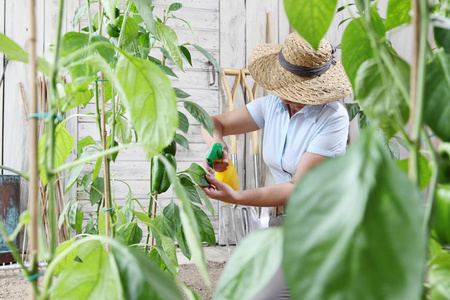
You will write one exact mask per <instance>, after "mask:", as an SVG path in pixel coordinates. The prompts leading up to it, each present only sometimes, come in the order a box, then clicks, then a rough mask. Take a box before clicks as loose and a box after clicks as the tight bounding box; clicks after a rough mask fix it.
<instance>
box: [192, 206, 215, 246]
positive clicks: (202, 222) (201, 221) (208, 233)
mask: <svg viewBox="0 0 450 300" xmlns="http://www.w3.org/2000/svg"><path fill="white" fill-rule="evenodd" d="M192 208H193V209H194V214H195V218H196V219H197V223H198V228H199V229H200V236H201V241H202V242H207V243H208V245H209V246H215V245H216V236H215V234H214V228H213V227H212V225H211V221H210V220H209V218H208V216H207V215H206V213H205V212H204V211H203V210H202V209H201V208H200V207H198V206H197V205H192Z"/></svg>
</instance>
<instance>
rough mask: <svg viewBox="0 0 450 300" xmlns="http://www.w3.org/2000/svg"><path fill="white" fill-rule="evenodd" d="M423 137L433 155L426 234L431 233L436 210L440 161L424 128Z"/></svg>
mask: <svg viewBox="0 0 450 300" xmlns="http://www.w3.org/2000/svg"><path fill="white" fill-rule="evenodd" d="M422 135H423V136H424V137H425V142H426V144H427V147H428V150H429V151H430V155H431V163H432V170H431V180H430V184H429V186H428V199H427V204H426V208H425V215H424V218H423V227H424V229H425V231H426V232H429V229H430V225H431V220H432V216H433V210H434V202H435V201H434V199H435V194H436V186H437V180H438V175H439V161H438V156H437V154H436V151H435V150H434V148H433V145H432V144H431V141H430V138H429V137H428V134H427V132H426V131H425V129H424V128H422Z"/></svg>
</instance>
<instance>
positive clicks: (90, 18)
mask: <svg viewBox="0 0 450 300" xmlns="http://www.w3.org/2000/svg"><path fill="white" fill-rule="evenodd" d="M86 5H87V13H88V24H89V25H88V26H89V42H90V41H91V36H92V35H93V34H94V26H93V25H92V15H91V1H90V0H86Z"/></svg>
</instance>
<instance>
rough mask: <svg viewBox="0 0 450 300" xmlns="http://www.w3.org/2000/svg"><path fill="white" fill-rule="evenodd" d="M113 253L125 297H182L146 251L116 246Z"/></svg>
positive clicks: (135, 299) (138, 298) (131, 299)
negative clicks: (151, 260)
mask: <svg viewBox="0 0 450 300" xmlns="http://www.w3.org/2000/svg"><path fill="white" fill-rule="evenodd" d="M111 253H112V254H113V255H114V260H115V262H116V264H117V267H118V270H119V273H120V281H121V286H122V288H123V291H124V299H127V300H141V299H142V300H144V299H161V300H166V299H182V296H181V294H180V291H179V290H178V288H177V286H176V285H175V284H174V283H173V281H172V280H171V279H170V278H169V277H168V276H167V274H165V273H164V272H162V271H161V270H160V269H159V268H158V267H157V266H156V265H155V264H153V263H151V262H150V260H149V258H148V257H147V256H146V255H145V254H144V252H142V251H140V250H137V249H134V248H127V247H125V246H121V247H116V246H114V247H112V248H111ZM80 299H81V298H80Z"/></svg>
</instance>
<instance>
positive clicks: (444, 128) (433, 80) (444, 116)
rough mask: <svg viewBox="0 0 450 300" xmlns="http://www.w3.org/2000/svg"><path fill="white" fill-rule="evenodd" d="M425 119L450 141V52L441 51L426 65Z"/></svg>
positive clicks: (432, 127) (443, 138)
mask: <svg viewBox="0 0 450 300" xmlns="http://www.w3.org/2000/svg"><path fill="white" fill-rule="evenodd" d="M425 73H426V74H425V76H426V77H425V93H424V95H426V101H425V107H424V120H425V122H426V123H427V125H428V126H430V128H431V129H432V130H433V131H434V133H436V135H437V136H439V137H440V138H441V139H442V140H443V141H447V142H448V141H450V122H449V120H450V102H449V101H448V99H450V89H449V86H450V54H447V53H445V52H444V51H442V50H441V51H439V52H438V53H436V54H435V56H434V58H433V60H432V61H431V62H430V63H429V64H428V65H427V66H426V72H425Z"/></svg>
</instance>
